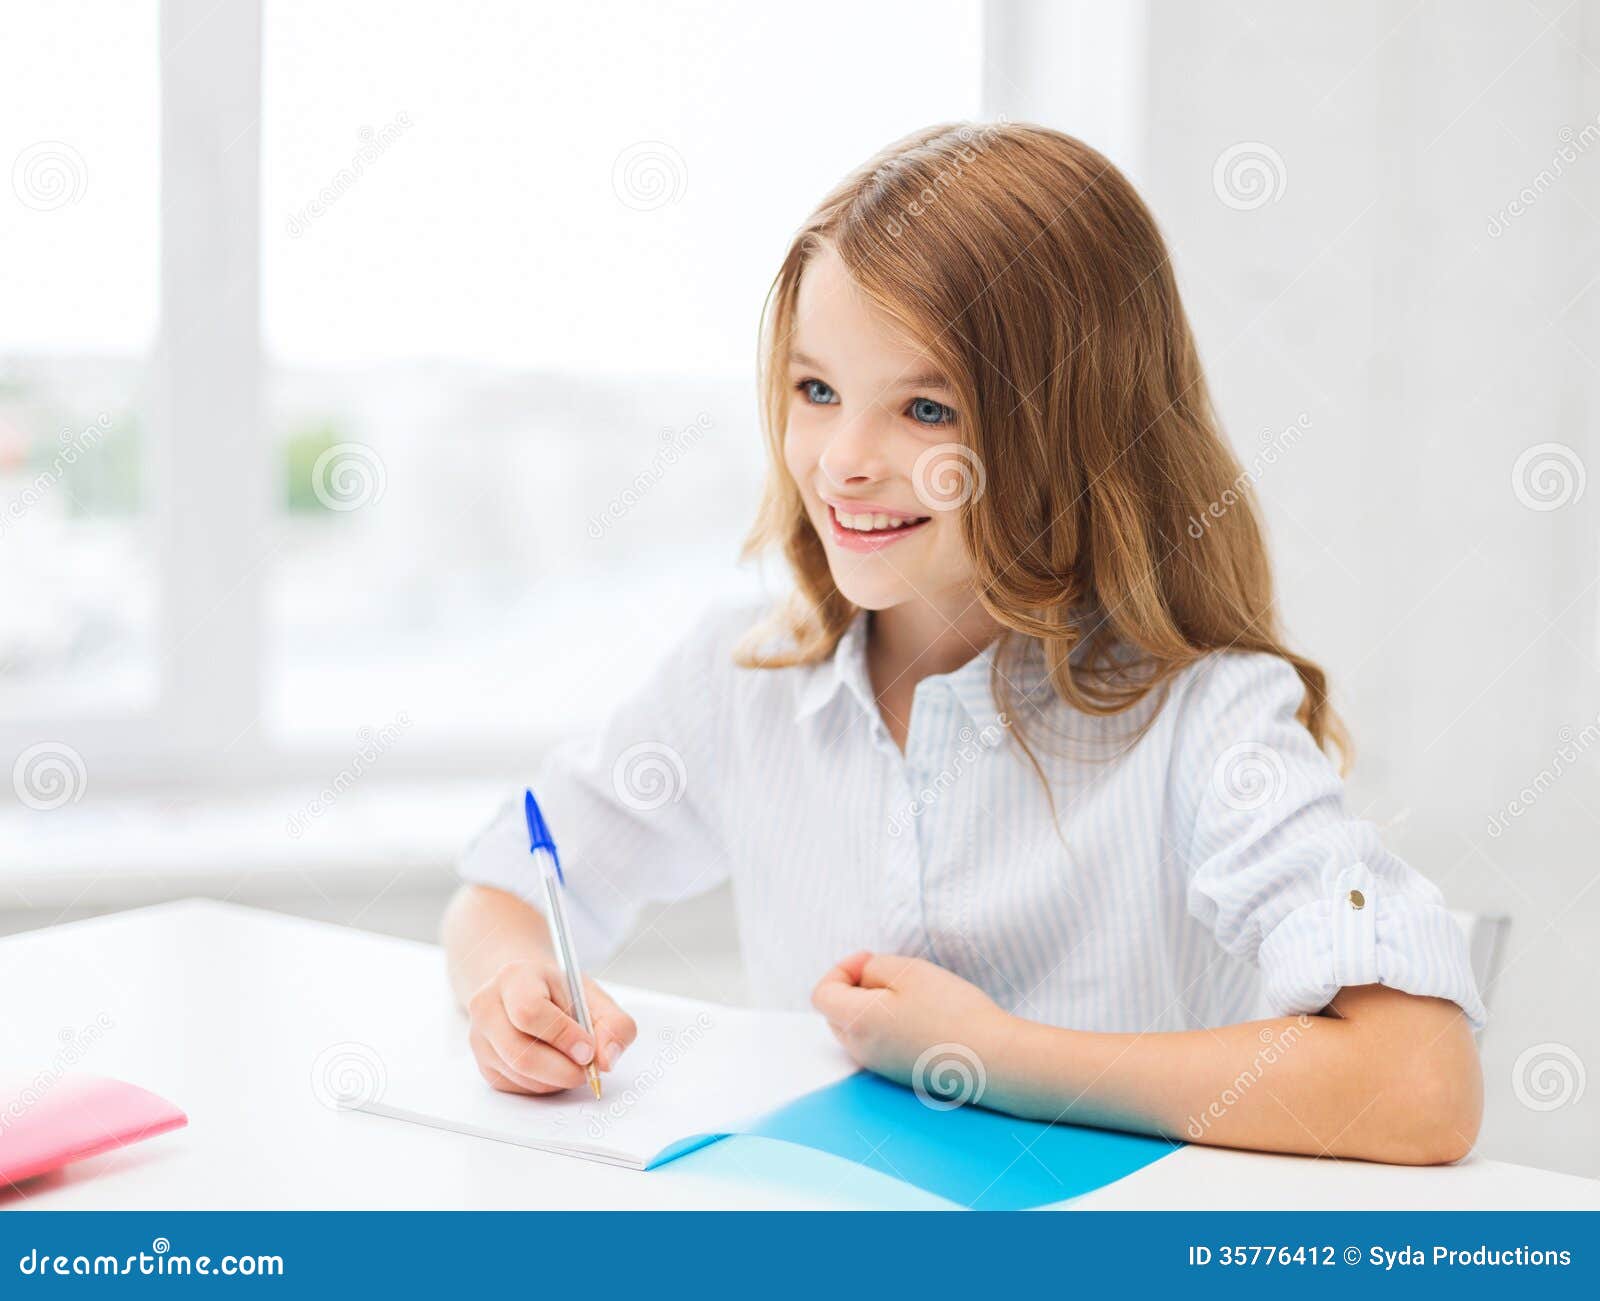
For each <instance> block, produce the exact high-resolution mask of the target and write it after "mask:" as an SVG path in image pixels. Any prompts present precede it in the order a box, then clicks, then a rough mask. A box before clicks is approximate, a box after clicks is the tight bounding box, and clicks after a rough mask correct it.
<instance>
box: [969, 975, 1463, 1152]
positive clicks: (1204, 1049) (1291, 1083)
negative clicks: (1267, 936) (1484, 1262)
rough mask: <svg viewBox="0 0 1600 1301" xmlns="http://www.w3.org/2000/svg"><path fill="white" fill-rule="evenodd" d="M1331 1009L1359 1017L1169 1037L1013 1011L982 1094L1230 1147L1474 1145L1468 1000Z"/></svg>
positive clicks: (1017, 1109)
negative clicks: (1049, 1022) (1051, 1022)
mask: <svg viewBox="0 0 1600 1301" xmlns="http://www.w3.org/2000/svg"><path fill="white" fill-rule="evenodd" d="M1374 994H1375V995H1377V996H1376V997H1374ZM1346 1005H1348V1006H1346ZM1334 1010H1335V1011H1336V1012H1339V1013H1348V1015H1333V1016H1328V1015H1323V1016H1302V1017H1286V1018H1281V1019H1277V1020H1271V1021H1255V1022H1249V1023H1246V1024H1241V1025H1231V1026H1224V1027H1221V1028H1218V1029H1214V1030H1205V1029H1203V1030H1187V1031H1179V1032H1168V1033H1159V1034H1099V1033H1093V1032H1087V1031H1077V1030H1063V1029H1059V1028H1056V1027H1053V1026H1045V1025H1040V1024H1037V1023H1034V1022H1026V1021H1015V1020H1014V1021H1012V1022H1011V1024H1010V1025H1009V1027H1008V1030H1009V1033H1007V1034H1006V1035H1005V1036H1003V1038H1002V1042H1003V1043H1004V1044H1005V1047H1004V1048H1002V1049H1001V1050H1000V1053H999V1056H1000V1062H999V1066H1000V1069H999V1070H998V1071H994V1070H991V1071H990V1073H989V1087H988V1089H987V1091H986V1092H985V1095H984V1098H983V1101H984V1104H985V1105H986V1106H990V1107H994V1108H996V1109H999V1110H1004V1111H1008V1112H1012V1113H1013V1114H1016V1115H1021V1116H1027V1117H1030V1118H1033V1119H1041V1120H1055V1119H1062V1120H1067V1121H1071V1122H1074V1123H1077V1124H1088V1125H1098V1126H1104V1127H1108V1128H1117V1129H1132V1130H1137V1131H1140V1132H1145V1133H1154V1134H1162V1135H1165V1136H1166V1137H1169V1138H1173V1139H1179V1140H1184V1141H1192V1142H1199V1143H1209V1144H1215V1145H1218V1146H1222V1147H1239V1148H1255V1149H1259V1150H1266V1151H1275V1152H1300V1153H1306V1154H1309V1155H1313V1156H1322V1155H1331V1156H1338V1157H1358V1158H1364V1159H1367V1160H1376V1161H1390V1162H1399V1163H1405V1164H1436V1163H1441V1162H1446V1161H1453V1160H1457V1159H1459V1158H1460V1157H1462V1156H1464V1155H1466V1153H1467V1152H1468V1151H1470V1149H1471V1147H1472V1145H1473V1143H1474V1142H1475V1140H1476V1137H1477V1132H1478V1124H1479V1120H1480V1118H1481V1115H1482V1077H1481V1073H1480V1070H1479V1066H1478V1058H1477V1049H1476V1045H1475V1044H1474V1043H1473V1040H1472V1035H1471V1032H1470V1030H1469V1029H1468V1027H1467V1024H1466V1021H1465V1018H1464V1017H1463V1016H1462V1015H1461V1013H1460V1010H1459V1009H1458V1008H1456V1007H1455V1005H1454V1004H1451V1003H1446V1002H1444V1001H1443V1000H1439V999H1418V998H1412V997H1411V996H1409V995H1396V994H1395V993H1394V991H1391V990H1381V989H1380V988H1379V987H1376V986H1372V987H1367V988H1366V989H1357V990H1346V991H1343V992H1342V993H1341V994H1340V996H1339V998H1338V999H1336V1000H1335V1004H1334Z"/></svg>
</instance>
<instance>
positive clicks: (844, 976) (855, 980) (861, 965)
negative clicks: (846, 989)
mask: <svg viewBox="0 0 1600 1301" xmlns="http://www.w3.org/2000/svg"><path fill="white" fill-rule="evenodd" d="M871 960H872V954H871V953H870V952H869V951H868V950H866V949H862V950H861V951H860V952H857V953H852V954H851V955H850V956H849V957H848V958H840V959H839V961H838V962H836V963H834V964H833V966H831V967H829V968H828V971H827V974H826V975H824V976H823V977H822V980H820V981H818V982H817V983H818V987H819V988H820V987H821V985H823V984H825V983H828V982H833V983H837V984H844V985H859V984H860V983H861V973H862V971H863V970H864V969H865V967H866V965H867V963H869V962H870V961H871Z"/></svg>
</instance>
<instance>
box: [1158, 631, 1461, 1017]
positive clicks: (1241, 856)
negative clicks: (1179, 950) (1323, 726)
mask: <svg viewBox="0 0 1600 1301" xmlns="http://www.w3.org/2000/svg"><path fill="white" fill-rule="evenodd" d="M1191 674H1192V676H1191V679H1190V681H1189V682H1188V683H1187V694H1186V699H1185V705H1184V711H1183V721H1182V722H1181V723H1180V736H1179V738H1178V753H1177V760H1178V762H1179V764H1180V767H1181V773H1180V774H1179V777H1180V787H1181V789H1183V790H1184V791H1185V792H1186V798H1185V799H1183V800H1182V801H1181V803H1182V804H1183V805H1184V807H1185V809H1186V812H1187V814H1188V816H1190V817H1191V818H1192V832H1191V834H1190V836H1189V843H1188V855H1187V860H1188V869H1189V883H1188V907H1189V911H1190V913H1191V914H1192V915H1193V916H1195V917H1196V918H1198V919H1199V920H1200V921H1201V922H1203V923H1204V924H1206V925H1207V926H1209V927H1210V928H1211V930H1212V932H1213V934H1214V935H1215V936H1216V938H1217V941H1218V943H1220V944H1221V945H1222V946H1223V948H1225V949H1226V950H1227V951H1228V952H1229V953H1231V954H1233V955H1234V956H1236V957H1239V958H1243V959H1245V960H1247V961H1251V962H1254V963H1255V964H1256V966H1257V967H1258V968H1259V970H1260V973H1261V981H1262V990H1263V996H1264V999H1265V1002H1266V1004H1267V1006H1268V1007H1269V1009H1270V1010H1272V1011H1273V1012H1275V1013H1278V1014H1281V1015H1292V1014H1296V1013H1302V1012H1306V1013H1311V1012H1319V1011H1321V1010H1322V1009H1323V1008H1325V1007H1326V1006H1327V1005H1328V1004H1329V1003H1330V1002H1332V1000H1333V997H1334V995H1335V994H1337V993H1338V991H1339V990H1340V989H1342V988H1345V987H1348V986H1354V985H1374V984H1377V985H1387V986H1389V987H1390V988H1393V989H1398V990H1401V991H1403V992H1405V993H1408V994H1418V995H1425V996H1429V997H1434V998H1443V999H1448V1000H1450V1001H1451V1002H1453V1003H1455V1004H1456V1005H1457V1006H1459V1007H1460V1008H1461V1010H1462V1012H1463V1013H1465V1015H1466V1017H1467V1019H1468V1021H1469V1022H1471V1024H1472V1026H1473V1028H1474V1029H1481V1028H1482V1026H1483V1024H1484V1022H1485V1020H1486V1019H1487V1013H1486V1012H1485V1010H1484V1006H1483V1001H1482V999H1481V997H1480V996H1479V993H1478V988H1477V982H1476V981H1475V979H1474V978H1473V974H1472V967H1471V963H1470V960H1469V958H1468V953H1467V943H1466V936H1465V935H1464V934H1463V932H1462V930H1461V928H1460V927H1459V925H1457V923H1456V920H1455V918H1454V917H1452V916H1451V914H1450V912H1449V911H1448V910H1447V909H1446V908H1445V906H1444V897H1443V895H1442V893H1441V892H1440V890H1439V889H1438V887H1437V886H1435V885H1434V884H1433V883H1432V882H1431V881H1429V880H1427V879H1426V878H1425V877H1423V876H1422V875H1421V874H1420V873H1418V872H1416V871H1414V870H1413V869H1412V868H1411V867H1410V866H1408V865H1407V864H1406V863H1405V862H1403V861H1402V860H1401V859H1399V858H1398V857H1396V856H1395V855H1394V854H1392V853H1391V852H1390V851H1389V850H1388V849H1386V848H1385V847H1384V845H1383V843H1382V841H1381V840H1380V839H1379V836H1378V833H1377V829H1376V828H1375V827H1374V826H1373V825H1372V824H1371V823H1370V822H1367V821H1364V820H1361V819H1358V818H1353V817H1351V816H1350V814H1349V813H1348V812H1347V811H1346V809H1345V807H1344V793H1343V783H1342V782H1341V780H1340V778H1339V775H1338V773H1337V771H1336V770H1335V769H1334V767H1333V764H1332V763H1331V762H1330V761H1329V759H1328V757H1327V756H1326V755H1325V754H1323V752H1322V751H1321V750H1319V749H1318V748H1317V746H1316V743H1315V742H1314V741H1313V740H1312V737H1311V734H1310V733H1309V732H1308V731H1307V730H1306V728H1305V727H1304V725H1302V724H1301V723H1300V721H1299V720H1298V719H1297V718H1296V716H1295V715H1296V712H1297V710H1298V708H1299V705H1300V702H1301V699H1302V697H1303V695H1304V688H1303V686H1302V684H1301V681H1300V677H1299V675H1298V674H1297V673H1296V672H1295V670H1294V668H1293V666H1292V665H1290V664H1289V663H1288V662H1287V661H1285V660H1283V659H1280V658H1279V657H1277V656H1273V655H1262V654H1232V653H1224V654H1219V655H1213V656H1211V657H1208V659H1207V660H1206V661H1203V662H1202V663H1201V664H1200V665H1199V666H1197V667H1196V669H1194V670H1192V671H1191Z"/></svg>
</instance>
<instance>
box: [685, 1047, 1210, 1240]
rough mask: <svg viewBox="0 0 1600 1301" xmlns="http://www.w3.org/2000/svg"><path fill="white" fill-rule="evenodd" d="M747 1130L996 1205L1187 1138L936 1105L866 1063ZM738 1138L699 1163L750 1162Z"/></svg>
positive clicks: (1124, 1168) (1086, 1182) (1082, 1182)
mask: <svg viewBox="0 0 1600 1301" xmlns="http://www.w3.org/2000/svg"><path fill="white" fill-rule="evenodd" d="M744 1132H745V1134H747V1135H750V1136H754V1137H758V1138H766V1139H781V1140H783V1141H784V1142H788V1143H797V1144H799V1145H801V1146H802V1147H807V1148H813V1149H815V1150H817V1151H821V1152H828V1153H831V1154H833V1155H835V1156H839V1157H843V1158H844V1159H845V1160H847V1161H853V1162H855V1163H857V1164H858V1165H861V1166H865V1167H866V1168H867V1169H870V1170H876V1171H879V1172H881V1173H883V1174H887V1175H889V1176H891V1177H892V1178H895V1179H899V1180H902V1181H903V1182H905V1183H908V1184H911V1185H913V1186H914V1187H917V1188H921V1189H924V1190H926V1191H927V1192H930V1193H933V1194H934V1195H936V1196H938V1197H941V1198H944V1199H945V1200H946V1201H948V1202H952V1203H955V1204H956V1205H959V1206H965V1207H969V1208H971V1209H974V1210H995V1211H1015V1210H1027V1209H1029V1208H1032V1207H1035V1206H1045V1205H1048V1204H1049V1203H1051V1202H1060V1201H1065V1200H1066V1199H1068V1198H1071V1197H1079V1196H1081V1195H1083V1194H1084V1193H1087V1192H1092V1191H1093V1190H1094V1189H1096V1188H1101V1187H1104V1186H1105V1185H1106V1184H1109V1183H1112V1182H1113V1181H1115V1180H1117V1179H1121V1178H1122V1177H1123V1176H1124V1175H1129V1174H1132V1173H1133V1172H1134V1171H1135V1170H1138V1169H1140V1168H1142V1167H1144V1166H1147V1165H1149V1164H1150V1163H1151V1162H1152V1161H1156V1160H1159V1159H1160V1158H1161V1157H1164V1156H1166V1155H1167V1154H1168V1153H1169V1152H1173V1151H1176V1150H1177V1149H1178V1148H1179V1147H1181V1146H1182V1144H1179V1143H1171V1142H1168V1141H1167V1140H1166V1139H1162V1138H1147V1137H1144V1136H1142V1135H1138V1134H1122V1133H1114V1132H1112V1131H1110V1130H1102V1129H1087V1128H1084V1127H1082V1126H1078V1125H1067V1124H1047V1123H1045V1122H1043V1121H1035V1120H1019V1119H1017V1118H1016V1117H1014V1116H1005V1115H1002V1114H1000V1113H999V1112H996V1111H986V1110H984V1109H982V1108H980V1107H973V1106H962V1107H956V1108H953V1109H949V1110H943V1109H935V1108H933V1107H930V1106H928V1105H927V1104H926V1103H924V1102H923V1101H922V1099H920V1098H919V1097H918V1096H917V1095H916V1094H915V1093H914V1092H913V1091H912V1090H910V1089H906V1088H902V1087H901V1086H900V1085H898V1084H893V1083H890V1082H889V1081H888V1080H885V1079H883V1078H881V1077H880V1076H877V1075H873V1074H870V1073H868V1072H865V1071H863V1072H861V1073H860V1074H857V1075H852V1076H851V1077H850V1078H848V1079H845V1080H841V1081H839V1083H837V1084H833V1085H829V1086H828V1087H827V1088H825V1089H818V1090H817V1091H816V1092H814V1093H808V1094H806V1095H805V1096H804V1097H801V1098H797V1099H796V1100H795V1101H794V1102H791V1103H789V1104H788V1105H787V1106H784V1107H780V1108H779V1109H778V1110H777V1111H774V1112H772V1113H771V1114H770V1115H767V1116H765V1117H763V1118H762V1119H761V1120H759V1121H757V1122H756V1123H755V1124H754V1125H752V1126H751V1127H750V1128H749V1129H747V1130H745V1131H744ZM738 1142H739V1139H738V1138H734V1139H732V1140H724V1141H723V1142H721V1143H717V1144H714V1145H713V1146H711V1147H708V1148H702V1149H700V1150H699V1151H698V1152H697V1153H696V1154H695V1158H694V1160H695V1164H696V1166H697V1167H699V1168H702V1169H714V1168H716V1167H717V1166H718V1164H719V1162H723V1161H726V1162H727V1163H728V1164H729V1165H730V1166H740V1165H742V1164H744V1157H745V1155H746V1153H745V1152H744V1151H743V1150H734V1147H735V1145H737V1144H738ZM719 1148H720V1149H723V1151H722V1152H720V1153H719V1151H718V1149H719ZM763 1165H764V1167H765V1168H769V1169H770V1167H771V1165H772V1161H771V1160H770V1159H763Z"/></svg>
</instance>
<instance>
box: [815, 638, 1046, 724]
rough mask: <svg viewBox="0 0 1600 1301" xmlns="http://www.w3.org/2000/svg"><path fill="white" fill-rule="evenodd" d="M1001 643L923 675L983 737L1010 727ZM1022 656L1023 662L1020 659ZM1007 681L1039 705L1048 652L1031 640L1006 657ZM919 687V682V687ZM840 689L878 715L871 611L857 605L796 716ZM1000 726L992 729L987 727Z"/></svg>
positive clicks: (1020, 699)
mask: <svg viewBox="0 0 1600 1301" xmlns="http://www.w3.org/2000/svg"><path fill="white" fill-rule="evenodd" d="M999 645H1000V644H999V642H998V641H996V642H991V643H990V644H989V645H988V646H987V647H985V648H984V649H983V650H982V651H980V652H979V653H978V654H977V655H974V656H973V657H972V658H971V659H970V660H968V661H967V662H966V663H965V664H963V665H962V666H961V667H960V668H958V669H954V670H952V671H951V672H949V673H936V674H934V675H932V676H931V677H927V678H924V679H923V683H924V684H928V683H931V684H934V687H933V688H930V689H936V688H937V686H938V685H940V684H942V685H943V686H944V687H945V688H946V689H948V690H949V691H950V692H951V694H952V695H954V697H955V698H956V701H957V703H958V704H960V706H961V708H962V709H963V710H964V711H965V712H966V715H967V717H968V718H969V719H970V720H971V722H972V724H973V726H974V727H975V728H977V730H978V734H979V735H980V736H986V737H990V738H994V739H998V735H999V734H1000V733H1003V732H1004V730H1005V728H1006V727H1007V726H1009V722H1010V720H1009V719H1007V718H1005V717H1004V716H1003V714H1002V713H1001V711H1000V709H999V706H998V705H997V703H996V702H995V698H994V693H993V692H992V691H991V690H990V682H991V678H992V675H993V672H994V663H995V656H996V655H997V653H998V651H999ZM1019 661H1020V662H1019ZM1004 667H1005V673H1006V677H1005V681H1006V683H1007V685H1008V686H1009V687H1010V688H1011V694H1012V696H1013V697H1014V698H1015V699H1016V701H1017V702H1018V703H1025V704H1026V705H1031V706H1032V707H1033V708H1035V709H1037V708H1038V707H1039V705H1040V701H1039V697H1040V696H1041V695H1042V694H1044V693H1045V691H1046V689H1048V688H1049V687H1050V679H1049V675H1048V673H1047V672H1046V671H1045V664H1044V652H1043V650H1042V648H1041V647H1040V646H1039V644H1038V643H1031V644H1029V645H1028V646H1027V647H1026V648H1025V651H1024V653H1023V655H1022V656H1020V657H1016V656H1007V657H1006V659H1005V661H1004ZM919 689H920V686H919ZM841 690H847V691H848V692H849V693H850V694H851V695H852V696H854V697H855V699H856V703H857V704H859V705H860V706H861V708H862V709H863V710H864V711H865V712H866V714H867V716H868V717H871V718H875V717H877V712H878V700H877V695H876V693H875V692H874V691H873V689H872V678H871V676H870V675H869V674H868V672H867V612H866V611H865V610H858V611H857V612H856V614H855V617H854V618H853V619H852V620H851V621H850V623H849V625H848V626H847V627H846V628H845V630H844V632H843V633H842V634H841V635H840V637H839V644H838V646H837V647H836V648H835V650H834V652H833V654H832V655H831V656H830V657H829V658H828V659H827V661H825V662H824V663H821V664H816V665H813V666H812V667H811V670H810V677H809V678H807V680H806V681H805V682H804V683H803V684H802V686H801V688H800V692H799V696H798V699H797V701H796V708H795V719H796V720H797V721H799V720H803V719H806V718H809V717H811V716H812V715H813V714H815V713H817V712H818V711H820V710H821V709H823V708H824V707H825V706H826V705H827V704H828V703H829V702H830V701H831V700H833V698H834V697H835V696H837V695H838V694H839V692H840V691H841ZM991 728H992V729H996V730H994V731H990V730H989V729H991Z"/></svg>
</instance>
